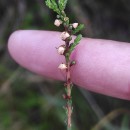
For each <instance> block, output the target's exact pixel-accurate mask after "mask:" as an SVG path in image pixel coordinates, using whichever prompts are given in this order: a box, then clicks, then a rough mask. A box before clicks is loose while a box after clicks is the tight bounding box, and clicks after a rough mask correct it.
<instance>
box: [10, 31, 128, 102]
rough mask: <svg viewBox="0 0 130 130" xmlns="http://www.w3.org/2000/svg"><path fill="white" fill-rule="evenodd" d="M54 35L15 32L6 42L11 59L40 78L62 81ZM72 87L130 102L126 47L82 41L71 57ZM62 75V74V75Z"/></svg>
mask: <svg viewBox="0 0 130 130" xmlns="http://www.w3.org/2000/svg"><path fill="white" fill-rule="evenodd" d="M60 34H61V33H58V32H52V31H31V30H30V31H29V30H28V31H16V32H14V33H13V34H12V35H11V36H10V38H9V42H8V48H9V52H10V54H11V56H12V57H13V59H14V60H15V61H16V62H17V63H18V64H20V65H21V66H23V67H25V68H26V69H28V70H30V71H33V72H35V73H37V74H40V75H42V76H46V77H50V78H53V79H57V80H65V78H64V76H63V73H64V72H63V73H62V72H61V71H60V70H59V69H58V66H59V64H60V63H64V61H65V60H64V57H63V56H61V55H59V54H58V53H57V51H56V47H58V46H60V45H61V44H64V42H63V41H62V40H61V38H60ZM71 58H72V59H74V60H76V65H74V66H73V67H72V71H71V73H72V81H73V83H75V84H77V85H78V86H81V87H83V88H86V89H88V90H90V91H94V92H97V93H101V94H105V95H109V96H113V97H117V98H121V99H127V100H130V43H129V44H128V43H124V42H116V41H111V40H101V39H90V38H83V39H82V40H81V43H80V44H79V45H78V46H77V47H76V49H75V51H74V52H73V53H72V55H71ZM64 74H65V73H64Z"/></svg>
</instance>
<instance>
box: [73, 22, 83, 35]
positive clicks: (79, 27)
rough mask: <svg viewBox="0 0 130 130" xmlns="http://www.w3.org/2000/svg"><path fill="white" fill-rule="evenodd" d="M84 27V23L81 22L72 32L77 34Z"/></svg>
mask: <svg viewBox="0 0 130 130" xmlns="http://www.w3.org/2000/svg"><path fill="white" fill-rule="evenodd" d="M83 28H84V24H80V25H79V26H78V27H77V28H76V29H75V30H74V31H72V34H76V33H78V32H79V31H81V30H82V29H83Z"/></svg>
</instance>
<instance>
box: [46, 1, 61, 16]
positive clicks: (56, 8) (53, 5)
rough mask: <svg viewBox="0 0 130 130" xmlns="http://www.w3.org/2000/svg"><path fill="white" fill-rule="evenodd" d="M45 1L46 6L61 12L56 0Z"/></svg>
mask: <svg viewBox="0 0 130 130" xmlns="http://www.w3.org/2000/svg"><path fill="white" fill-rule="evenodd" d="M45 3H46V6H48V7H49V8H50V9H52V10H53V11H54V12H56V13H58V14H60V10H59V8H58V5H57V3H56V1H55V0H46V1H45Z"/></svg>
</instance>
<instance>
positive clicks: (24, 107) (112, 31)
mask: <svg viewBox="0 0 130 130" xmlns="http://www.w3.org/2000/svg"><path fill="white" fill-rule="evenodd" d="M66 12H67V14H68V16H69V17H70V18H71V21H73V22H80V23H84V24H85V26H86V29H85V30H84V31H83V32H82V33H83V34H84V36H87V37H92V38H103V39H112V40H118V41H126V42H130V0H69V3H68V6H67V9H66ZM54 20H55V13H53V12H52V11H50V10H49V9H48V8H47V7H46V6H45V3H44V0H0V130H65V129H66V128H65V124H64V120H65V114H64V110H63V105H64V104H65V102H64V100H63V99H62V94H63V93H64V89H63V85H62V84H63V83H61V82H59V81H54V80H51V79H46V78H45V77H41V76H38V75H36V74H34V73H31V72H29V71H28V70H26V69H24V68H22V67H20V66H19V65H18V64H16V63H15V62H14V61H13V60H12V58H11V57H10V56H9V53H8V50H7V41H8V38H9V35H10V34H11V33H12V32H13V31H15V30H19V29H40V30H57V28H56V27H55V26H54V25H53V22H54ZM72 96H73V106H74V114H73V130H129V129H130V111H129V110H130V101H125V100H121V99H116V98H112V97H108V96H104V95H100V94H95V93H92V92H88V91H87V90H83V89H82V88H79V87H77V86H75V87H74V88H73V93H72Z"/></svg>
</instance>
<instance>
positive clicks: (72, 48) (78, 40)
mask: <svg viewBox="0 0 130 130" xmlns="http://www.w3.org/2000/svg"><path fill="white" fill-rule="evenodd" d="M81 39H82V35H81V34H79V35H78V36H77V37H76V38H75V40H74V43H72V44H71V46H70V52H69V53H71V52H72V51H73V50H74V48H75V47H76V46H77V45H78V44H79V42H80V40H81Z"/></svg>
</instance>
